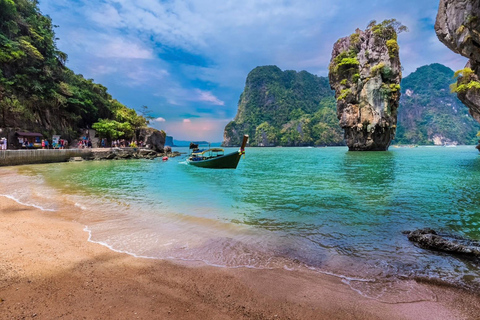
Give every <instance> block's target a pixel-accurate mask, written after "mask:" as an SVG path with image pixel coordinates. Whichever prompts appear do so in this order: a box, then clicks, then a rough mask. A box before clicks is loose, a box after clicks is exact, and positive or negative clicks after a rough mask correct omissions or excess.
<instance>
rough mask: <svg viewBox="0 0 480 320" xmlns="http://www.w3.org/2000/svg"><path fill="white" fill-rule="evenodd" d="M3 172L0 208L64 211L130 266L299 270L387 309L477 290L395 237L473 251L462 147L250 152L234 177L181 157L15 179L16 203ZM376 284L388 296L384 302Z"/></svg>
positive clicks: (475, 204)
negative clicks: (451, 288)
mask: <svg viewBox="0 0 480 320" xmlns="http://www.w3.org/2000/svg"><path fill="white" fill-rule="evenodd" d="M180 151H186V149H184V150H180ZM5 170H6V169H5ZM5 170H4V171H3V175H2V172H0V175H1V176H2V183H1V185H2V188H3V189H2V190H0V193H1V194H4V195H9V196H11V197H14V198H16V199H18V200H19V201H22V202H24V203H32V204H35V205H39V206H43V207H44V208H45V209H51V210H59V209H61V208H60V207H62V206H67V205H69V206H70V207H74V208H75V210H73V209H70V212H71V214H72V215H73V216H74V219H76V220H78V221H81V222H82V223H84V224H85V225H86V226H87V227H86V230H88V231H89V232H90V233H91V240H92V241H96V242H99V243H102V244H105V245H108V246H109V247H110V248H112V249H114V250H118V251H122V252H128V253H130V254H134V255H137V256H143V257H150V258H160V259H180V260H198V261H204V262H206V263H208V264H211V265H217V266H226V267H254V268H287V269H302V268H308V269H310V270H316V271H319V272H324V273H329V274H335V275H338V276H341V277H342V278H343V279H344V281H345V282H348V283H349V284H350V285H351V287H352V288H354V289H355V290H357V291H359V292H361V293H362V294H365V295H367V296H372V297H382V298H381V299H384V300H386V301H390V300H389V299H394V300H395V301H399V300H402V299H403V298H402V297H400V295H399V294H398V291H402V292H408V290H407V289H405V288H403V287H402V286H405V283H408V281H410V280H408V279H414V278H416V277H421V278H428V279H432V278H433V279H440V280H442V281H446V282H448V283H451V284H455V285H460V286H462V287H467V288H470V289H473V290H480V268H479V263H478V261H475V260H468V259H464V258H461V257H457V256H451V255H446V254H444V253H439V252H432V251H428V250H424V249H421V248H418V247H416V246H415V245H414V244H412V243H411V242H409V241H408V240H407V237H406V236H405V235H404V234H402V231H405V230H413V229H416V228H423V227H431V228H433V229H437V230H439V231H442V232H445V233H449V234H454V235H459V236H463V237H467V238H470V239H474V240H480V197H479V193H478V184H479V182H480V156H479V155H478V152H477V151H476V150H475V149H474V148H473V147H472V146H465V147H463V146H462V147H456V148H445V147H418V148H393V147H392V148H391V149H390V151H388V152H347V149H346V148H250V149H247V154H246V158H245V159H242V160H241V161H240V164H239V167H238V168H237V169H236V170H210V169H202V168H196V167H192V166H189V165H187V164H186V163H185V158H184V157H177V158H173V159H170V160H169V161H167V162H162V161H161V160H159V159H157V160H153V161H148V160H138V161H137V160H126V161H103V162H81V163H57V164H48V165H35V166H23V167H18V168H16V169H15V170H19V172H20V173H21V174H22V175H23V176H24V177H26V178H25V179H27V180H26V181H28V185H29V187H28V188H27V189H26V188H25V181H22V179H20V178H19V177H18V175H14V176H11V177H10V176H9V175H8V174H7V173H8V172H9V171H8V170H6V171H5ZM9 170H11V169H9ZM9 177H10V178H9ZM8 179H11V180H8ZM7 185H8V188H7V187H6V186H7ZM45 188H49V189H45ZM46 190H48V191H46ZM385 283H392V284H395V286H391V287H390V289H389V290H390V292H387V291H388V290H386V289H385V288H386V287H388V286H386V285H385ZM377 286H378V287H379V288H381V289H379V288H377ZM379 290H380V291H381V292H379ZM389 294H390V295H391V296H392V297H395V298H389V297H388V295H389ZM418 294H419V295H420V296H421V297H420V298H419V299H428V297H425V295H428V293H425V292H424V293H418ZM408 295H409V296H412V292H408Z"/></svg>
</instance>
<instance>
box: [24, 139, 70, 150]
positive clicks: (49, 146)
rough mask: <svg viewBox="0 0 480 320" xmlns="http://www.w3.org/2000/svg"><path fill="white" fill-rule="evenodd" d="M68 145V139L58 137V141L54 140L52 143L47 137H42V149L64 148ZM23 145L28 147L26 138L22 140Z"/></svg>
mask: <svg viewBox="0 0 480 320" xmlns="http://www.w3.org/2000/svg"><path fill="white" fill-rule="evenodd" d="M67 145H68V141H67V140H65V139H59V140H58V141H55V140H54V142H53V143H50V141H48V139H42V149H65V148H66V147H67ZM23 146H24V147H25V148H28V147H29V143H28V141H27V140H24V141H23Z"/></svg>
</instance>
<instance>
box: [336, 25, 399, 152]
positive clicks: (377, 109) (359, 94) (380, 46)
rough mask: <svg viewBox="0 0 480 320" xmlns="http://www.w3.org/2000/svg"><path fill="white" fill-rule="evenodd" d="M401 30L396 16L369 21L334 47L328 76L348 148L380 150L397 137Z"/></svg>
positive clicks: (386, 147) (384, 148) (352, 149)
mask: <svg viewBox="0 0 480 320" xmlns="http://www.w3.org/2000/svg"><path fill="white" fill-rule="evenodd" d="M405 29H406V28H405V27H404V26H402V25H401V24H400V23H399V22H397V21H395V20H394V19H392V20H385V21H384V22H382V23H380V24H376V22H375V21H372V23H370V25H369V26H368V28H367V29H366V30H365V31H362V30H359V29H357V30H356V31H355V33H354V34H352V35H351V36H348V37H345V38H341V39H339V40H338V41H337V42H336V43H335V45H334V46H333V51H332V58H331V61H330V67H329V75H328V76H329V80H330V86H331V87H332V89H334V90H335V96H336V98H337V116H338V119H339V120H340V126H341V127H342V128H343V129H344V132H345V135H344V136H345V142H346V144H347V145H348V148H349V150H351V151H384V150H387V149H388V147H389V145H390V142H391V141H392V139H393V138H394V137H395V130H396V125H397V108H398V104H399V98H400V80H401V77H402V72H401V65H400V59H399V56H398V50H399V47H398V44H397V41H396V40H397V31H403V30H405Z"/></svg>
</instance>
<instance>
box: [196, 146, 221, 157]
mask: <svg viewBox="0 0 480 320" xmlns="http://www.w3.org/2000/svg"><path fill="white" fill-rule="evenodd" d="M207 152H224V150H223V149H221V148H212V149H207V150H198V151H195V152H192V154H195V155H198V154H204V153H207Z"/></svg>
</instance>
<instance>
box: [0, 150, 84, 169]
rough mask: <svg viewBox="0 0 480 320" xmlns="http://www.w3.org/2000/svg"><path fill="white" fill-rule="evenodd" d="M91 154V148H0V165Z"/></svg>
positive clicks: (54, 160)
mask: <svg viewBox="0 0 480 320" xmlns="http://www.w3.org/2000/svg"><path fill="white" fill-rule="evenodd" d="M91 156H92V150H91V149H62V150H59V149H36V150H0V166H16V165H20V164H34V163H49V162H65V161H68V160H69V159H70V158H72V157H82V158H88V157H91Z"/></svg>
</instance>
